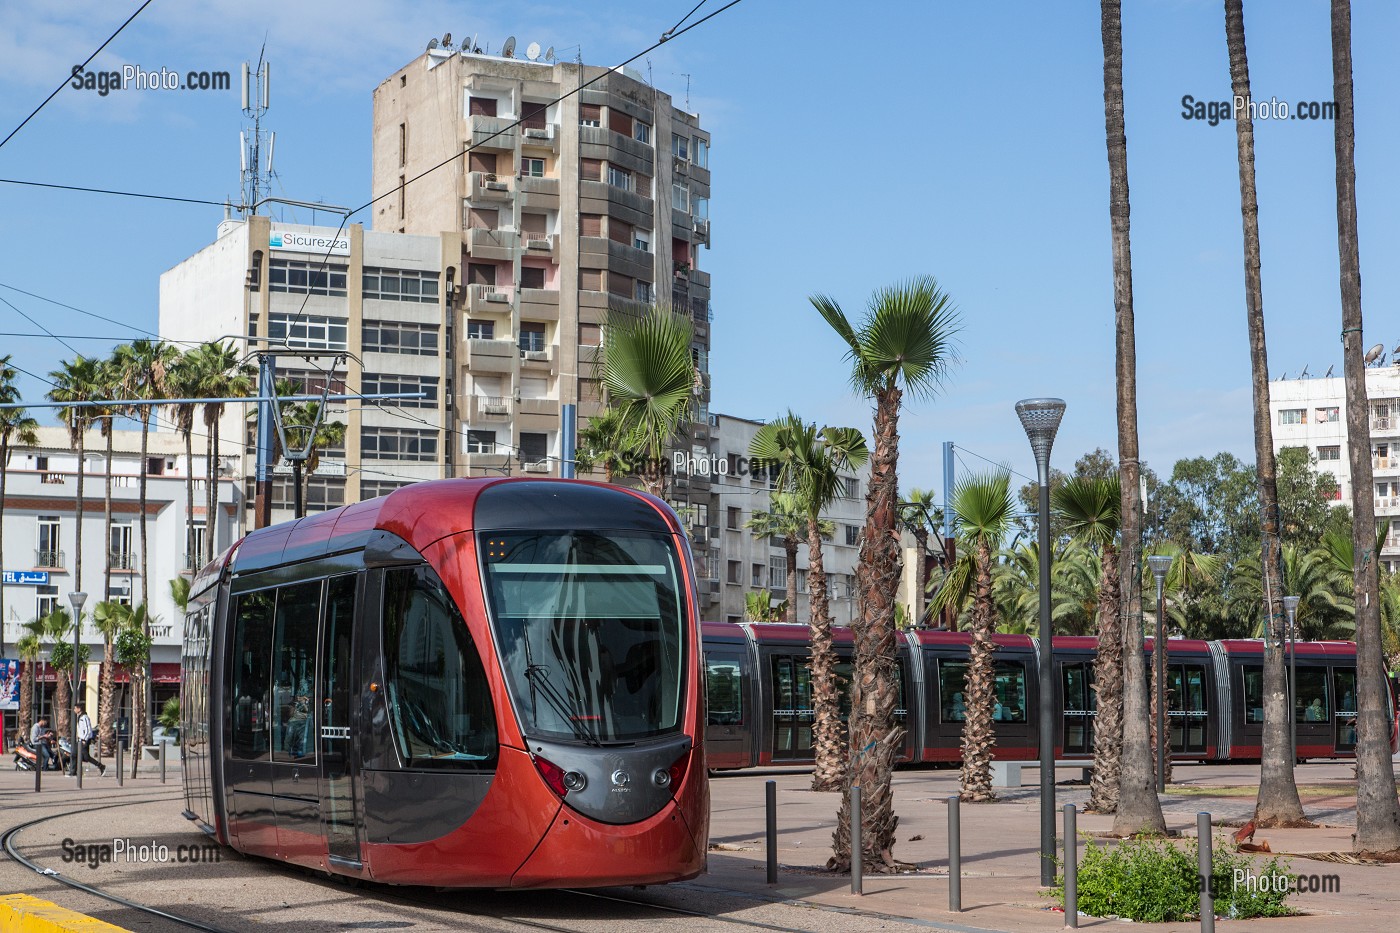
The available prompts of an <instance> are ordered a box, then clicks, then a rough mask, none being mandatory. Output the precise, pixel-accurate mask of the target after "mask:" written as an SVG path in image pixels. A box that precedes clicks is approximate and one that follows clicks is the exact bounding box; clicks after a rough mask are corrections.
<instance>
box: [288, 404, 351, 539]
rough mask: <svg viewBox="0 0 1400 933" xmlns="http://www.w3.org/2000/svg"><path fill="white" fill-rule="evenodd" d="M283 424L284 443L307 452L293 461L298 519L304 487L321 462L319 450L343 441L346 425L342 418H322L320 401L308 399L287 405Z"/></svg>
mask: <svg viewBox="0 0 1400 933" xmlns="http://www.w3.org/2000/svg"><path fill="white" fill-rule="evenodd" d="M282 427H283V430H285V431H288V432H290V433H289V435H288V438H287V443H289V444H293V445H295V446H296V447H297V448H298V451H299V452H300V451H302V450H304V451H305V452H306V457H305V458H304V459H303V458H302V457H300V456H298V457H297V458H295V459H293V460H292V490H293V494H294V497H295V499H294V501H295V514H296V517H297V518H301V517H302V515H303V514H304V512H305V508H304V503H305V502H306V491H307V486H308V485H309V484H310V482H311V475H312V474H313V473H315V472H316V468H317V467H318V466H320V463H321V451H322V450H324V449H325V448H327V447H335V446H337V445H339V444H343V443H345V424H344V422H341V421H325V420H323V415H322V413H321V403H320V402H310V401H308V402H293V403H291V404H288V405H287V406H286V409H285V413H284V414H283V415H282ZM283 453H284V454H285V453H286V451H283ZM303 476H304V477H305V481H304V483H303Z"/></svg>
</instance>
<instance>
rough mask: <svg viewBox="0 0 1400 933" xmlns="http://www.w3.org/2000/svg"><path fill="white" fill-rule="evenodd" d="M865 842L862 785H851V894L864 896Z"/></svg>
mask: <svg viewBox="0 0 1400 933" xmlns="http://www.w3.org/2000/svg"><path fill="white" fill-rule="evenodd" d="M864 846H865V842H864V840H862V839H861V837H860V785H859V784H852V785H851V893H852V894H864V893H865V890H864V885H865V878H864V873H865V866H864V865H862V864H861V857H862V856H863V855H864V851H863V849H864Z"/></svg>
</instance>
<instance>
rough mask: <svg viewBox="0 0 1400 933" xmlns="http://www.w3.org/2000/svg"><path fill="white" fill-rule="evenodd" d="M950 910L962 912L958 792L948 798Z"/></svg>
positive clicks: (960, 831) (960, 835)
mask: <svg viewBox="0 0 1400 933" xmlns="http://www.w3.org/2000/svg"><path fill="white" fill-rule="evenodd" d="M948 910H949V911H951V912H952V913H955V914H960V913H962V827H961V826H960V825H959V822H958V798H957V795H956V794H954V795H953V796H952V797H949V798H948Z"/></svg>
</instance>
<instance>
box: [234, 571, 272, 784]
mask: <svg viewBox="0 0 1400 933" xmlns="http://www.w3.org/2000/svg"><path fill="white" fill-rule="evenodd" d="M273 594H274V591H273V590H260V591H259V592H256V593H245V594H243V595H242V596H240V597H238V608H237V610H236V612H235V615H234V625H233V651H232V652H231V653H230V658H231V660H232V664H233V677H232V681H233V690H232V691H231V695H232V696H233V698H234V699H233V742H232V743H231V749H230V750H231V753H232V755H233V757H234V758H265V757H266V756H267V707H268V696H267V688H268V681H269V677H268V670H267V665H268V661H269V660H270V659H271V657H272V606H273V602H274V595H273Z"/></svg>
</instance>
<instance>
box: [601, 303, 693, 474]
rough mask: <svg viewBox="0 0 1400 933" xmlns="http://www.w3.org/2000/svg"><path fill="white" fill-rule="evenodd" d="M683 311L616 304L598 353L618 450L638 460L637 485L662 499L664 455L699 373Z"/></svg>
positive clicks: (681, 422) (680, 425)
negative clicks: (639, 475) (615, 420)
mask: <svg viewBox="0 0 1400 933" xmlns="http://www.w3.org/2000/svg"><path fill="white" fill-rule="evenodd" d="M692 336H693V334H692V329H691V323H690V315H689V314H673V313H672V312H671V311H670V310H668V309H667V308H665V307H662V306H659V305H658V306H652V307H647V308H620V309H617V310H614V311H613V312H612V313H610V314H609V316H608V327H607V331H606V333H605V335H604V337H603V352H602V355H601V357H600V366H601V378H602V383H603V387H604V389H605V390H606V391H607V398H608V406H609V407H610V408H612V409H613V410H615V411H616V412H617V417H618V421H619V431H618V435H617V437H618V438H620V439H621V441H622V449H623V450H625V451H626V452H627V453H629V454H631V455H632V456H633V457H634V458H635V459H639V460H640V461H641V464H642V485H643V486H644V488H645V489H646V491H647V492H649V493H651V494H652V495H654V496H657V497H661V498H664V497H665V493H666V475H667V474H666V470H665V457H666V453H667V450H668V449H669V448H670V447H671V445H672V444H674V443H675V442H676V441H677V440H678V439H679V438H680V437H681V434H682V431H683V430H684V428H685V425H686V423H687V422H688V421H689V420H690V414H691V408H692V400H693V393H694V392H695V390H696V387H697V385H698V384H699V383H698V380H699V374H698V372H697V370H696V368H695V363H694V361H693V360H692V358H691V354H690V342H691V338H692Z"/></svg>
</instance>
